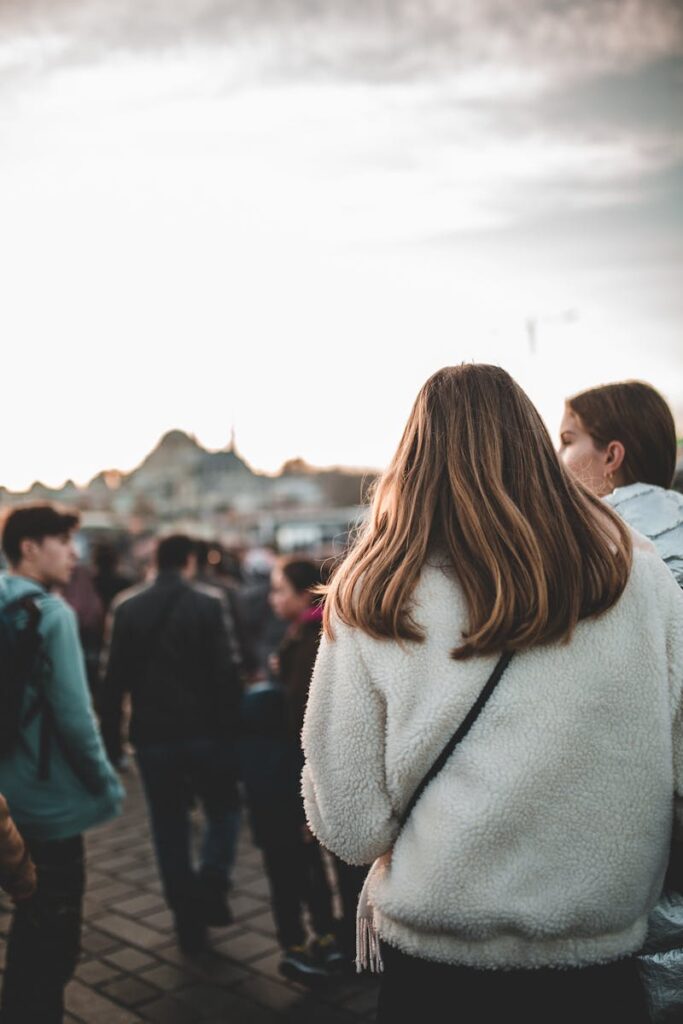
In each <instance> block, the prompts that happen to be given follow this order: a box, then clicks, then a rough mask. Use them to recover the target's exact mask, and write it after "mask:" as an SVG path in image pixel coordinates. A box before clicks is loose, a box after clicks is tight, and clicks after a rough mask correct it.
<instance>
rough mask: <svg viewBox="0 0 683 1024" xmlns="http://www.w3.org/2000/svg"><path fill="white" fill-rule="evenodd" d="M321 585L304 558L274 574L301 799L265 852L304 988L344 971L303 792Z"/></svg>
mask: <svg viewBox="0 0 683 1024" xmlns="http://www.w3.org/2000/svg"><path fill="white" fill-rule="evenodd" d="M320 581H321V578H320V567H319V565H318V564H317V563H316V562H314V561H312V560H311V559H307V558H303V557H292V558H284V559H281V560H279V561H278V562H277V563H276V564H275V567H274V568H273V572H272V577H271V592H270V603H271V605H272V607H273V610H274V611H275V614H276V615H277V616H278V618H279V619H281V620H282V621H284V622H286V623H287V630H286V632H285V635H284V638H283V640H282V642H281V644H280V647H279V649H278V653H277V654H274V655H272V656H271V659H270V665H269V668H270V672H271V678H276V679H278V680H279V682H280V684H281V686H282V691H283V710H284V733H285V737H286V740H285V742H287V743H288V744H289V745H290V748H291V764H292V768H293V778H294V779H295V786H294V790H293V794H295V795H293V798H292V800H291V802H290V804H289V806H288V810H287V820H286V821H283V820H281V819H280V820H278V827H277V829H273V830H272V832H271V834H270V835H269V836H268V837H267V839H266V841H265V842H264V843H263V844H262V847H263V854H264V859H265V864H266V870H267V872H268V877H269V879H270V884H271V890H272V895H273V908H274V914H275V918H276V922H277V924H278V935H279V938H280V942H281V945H282V947H283V950H284V954H283V958H282V960H281V963H280V971H281V973H283V974H284V975H286V976H288V977H292V978H295V979H298V980H304V981H305V980H307V978H314V977H315V976H316V973H317V968H319V967H322V968H323V970H324V971H326V972H330V971H334V970H336V969H339V968H340V967H341V966H342V964H343V953H342V951H341V949H340V948H339V945H338V942H337V936H336V922H335V919H334V914H333V897H332V890H331V886H330V881H329V877H328V874H327V871H326V867H325V861H324V855H323V851H322V849H321V847H320V844H319V843H318V842H317V840H316V839H315V838H314V837H313V836H312V835H311V833H310V831H309V829H308V827H307V825H306V820H305V817H304V812H303V804H302V801H301V795H300V788H299V776H300V773H301V768H302V766H303V753H302V751H301V727H302V725H303V719H304V711H305V708H306V701H307V699H308V687H309V684H310V680H311V675H312V672H313V665H314V664H315V659H316V655H317V652H318V644H319V643H320V630H321V627H322V606H321V602H320V598H319V597H318V595H317V593H316V587H318V586H319V584H320ZM304 907H308V910H309V913H310V917H311V925H312V928H313V931H314V941H313V943H312V944H311V945H310V946H309V945H308V944H307V943H306V936H305V931H304V928H303V924H302V916H301V915H302V911H303V909H304ZM354 910H355V905H354ZM352 916H353V915H352Z"/></svg>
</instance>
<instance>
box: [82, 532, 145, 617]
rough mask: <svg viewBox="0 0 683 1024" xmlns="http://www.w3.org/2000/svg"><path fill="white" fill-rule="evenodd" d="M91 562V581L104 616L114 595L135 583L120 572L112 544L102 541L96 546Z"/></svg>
mask: <svg viewBox="0 0 683 1024" xmlns="http://www.w3.org/2000/svg"><path fill="white" fill-rule="evenodd" d="M92 560H93V567H94V571H93V576H92V581H93V585H94V587H95V590H96V591H97V594H98V596H99V599H100V601H101V602H102V608H103V611H104V614H105V616H106V615H107V613H108V611H109V608H110V607H111V603H112V601H113V600H114V598H115V597H116V595H117V594H120V593H121V592H122V591H123V590H127V589H128V588H129V587H132V586H133V585H134V583H135V581H134V580H133V578H132V577H131V576H128V575H126V574H125V573H123V572H121V570H120V567H119V563H120V557H119V553H118V551H117V550H116V548H115V546H114V545H113V544H109V543H106V542H104V541H100V543H98V544H96V545H95V547H94V549H93V556H92Z"/></svg>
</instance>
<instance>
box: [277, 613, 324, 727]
mask: <svg viewBox="0 0 683 1024" xmlns="http://www.w3.org/2000/svg"><path fill="white" fill-rule="evenodd" d="M321 629H322V609H321V608H311V610H310V612H308V613H307V615H306V617H305V618H304V619H302V620H300V621H299V622H295V623H293V624H292V625H291V626H290V627H289V629H288V630H287V632H286V634H285V637H284V639H283V641H282V643H281V645H280V650H279V652H278V653H279V656H280V681H281V683H282V685H283V687H284V690H285V695H286V698H287V705H288V708H289V725H290V730H291V734H292V735H293V736H294V737H296V739H297V741H298V740H300V738H301V729H302V727H303V724H304V712H305V710H306V702H307V700H308V688H309V686H310V685H311V676H312V675H313V666H314V665H315V659H316V657H317V654H318V645H319V644H320V633H321Z"/></svg>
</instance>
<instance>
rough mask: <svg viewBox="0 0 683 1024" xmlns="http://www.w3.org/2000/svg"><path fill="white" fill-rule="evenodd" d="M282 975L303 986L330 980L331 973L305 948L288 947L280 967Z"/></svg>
mask: <svg viewBox="0 0 683 1024" xmlns="http://www.w3.org/2000/svg"><path fill="white" fill-rule="evenodd" d="M278 970H279V972H280V974H282V975H284V977H285V978H289V980H290V981H298V982H300V983H301V984H302V985H317V984H320V983H321V982H323V981H326V980H327V979H328V978H329V976H330V975H329V971H328V970H327V969H326V968H325V967H324V966H323V965H322V964H320V963H317V962H316V960H315V959H314V958H313V957H312V956H311V954H310V953H309V952H308V950H307V949H306V947H305V946H288V947H287V949H286V950H285V951H284V953H283V955H282V960H280V964H279V966H278Z"/></svg>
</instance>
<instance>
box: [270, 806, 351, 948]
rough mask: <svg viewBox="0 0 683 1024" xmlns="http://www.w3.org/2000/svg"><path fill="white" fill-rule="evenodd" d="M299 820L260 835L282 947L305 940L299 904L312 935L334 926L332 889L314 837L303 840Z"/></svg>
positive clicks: (325, 932)
mask: <svg viewBox="0 0 683 1024" xmlns="http://www.w3.org/2000/svg"><path fill="white" fill-rule="evenodd" d="M302 817H303V815H302ZM302 824H303V823H302V822H299V821H298V820H295V821H293V822H292V823H291V825H288V826H287V827H285V828H281V829H280V830H279V831H278V832H277V833H276V834H274V835H272V836H270V837H264V839H263V841H262V844H261V848H262V852H263V861H264V864H265V868H266V873H267V875H268V881H269V882H270V894H271V899H272V906H273V917H274V918H275V927H276V929H277V937H278V942H279V943H280V945H281V946H283V947H285V948H286V947H287V946H299V945H301V944H302V943H303V942H304V941H305V938H306V935H305V932H304V927H303V924H302V921H301V911H302V904H305V905H306V906H307V907H308V910H309V913H310V915H311V924H312V925H313V930H314V931H315V933H316V935H319V936H320V935H327V934H328V933H329V932H332V931H333V930H334V917H333V914H332V893H331V891H330V885H329V882H328V880H327V875H326V874H325V865H324V863H323V854H322V850H321V848H320V844H319V843H318V842H317V841H316V840H314V839H313V840H311V841H310V842H304V840H303V837H302Z"/></svg>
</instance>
